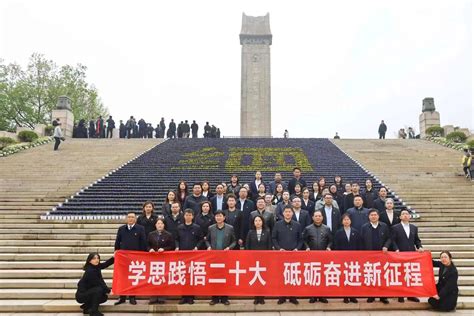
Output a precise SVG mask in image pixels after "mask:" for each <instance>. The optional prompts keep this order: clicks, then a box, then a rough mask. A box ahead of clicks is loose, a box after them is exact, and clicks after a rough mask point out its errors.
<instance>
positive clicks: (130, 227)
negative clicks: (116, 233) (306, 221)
mask: <svg viewBox="0 0 474 316" xmlns="http://www.w3.org/2000/svg"><path fill="white" fill-rule="evenodd" d="M127 226H128V230H132V228H133V226H135V224H133V225H127Z"/></svg>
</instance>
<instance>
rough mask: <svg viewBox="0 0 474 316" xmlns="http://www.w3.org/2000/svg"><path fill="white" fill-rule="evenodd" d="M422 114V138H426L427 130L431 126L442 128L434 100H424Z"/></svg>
mask: <svg viewBox="0 0 474 316" xmlns="http://www.w3.org/2000/svg"><path fill="white" fill-rule="evenodd" d="M421 111H422V112H421V114H420V117H419V119H420V138H425V137H426V130H427V129H428V128H430V127H431V126H436V125H437V126H440V120H439V112H437V111H436V108H435V105H434V99H433V98H424V99H423V107H422V110H421Z"/></svg>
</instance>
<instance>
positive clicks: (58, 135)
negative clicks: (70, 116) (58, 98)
mask: <svg viewBox="0 0 474 316" xmlns="http://www.w3.org/2000/svg"><path fill="white" fill-rule="evenodd" d="M55 122H56V127H55V128H54V134H53V136H54V150H58V148H59V145H60V144H61V141H64V140H66V139H65V138H64V136H63V131H62V130H61V123H60V122H58V121H54V122H53V126H54V125H55V124H54V123H55Z"/></svg>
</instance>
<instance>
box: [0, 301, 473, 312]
mask: <svg viewBox="0 0 474 316" xmlns="http://www.w3.org/2000/svg"><path fill="white" fill-rule="evenodd" d="M389 301H390V304H387V305H385V304H383V303H381V302H378V301H377V302H374V303H371V304H369V303H366V302H365V300H362V299H360V300H359V303H358V304H344V303H342V302H341V299H329V303H328V304H309V303H308V300H307V299H300V304H299V305H297V306H295V305H293V304H288V303H286V304H283V305H277V304H276V299H272V298H267V299H266V304H265V305H253V298H252V299H250V300H249V299H233V300H232V299H231V304H230V305H228V306H225V305H223V304H218V305H214V306H210V305H209V304H208V302H209V300H208V299H207V300H206V299H205V300H196V303H195V304H194V305H177V300H168V301H167V303H166V304H164V305H148V300H143V299H138V300H137V302H138V304H137V305H135V306H134V305H130V304H122V305H119V306H114V305H113V303H114V300H108V301H107V302H106V303H105V304H103V305H101V308H100V310H101V311H102V312H104V313H167V314H169V313H173V314H175V313H191V312H192V313H207V314H214V313H219V312H226V313H243V312H247V313H254V312H279V311H280V312H283V313H284V312H290V313H296V314H297V312H298V311H309V312H314V311H315V312H317V311H338V310H340V311H354V310H356V311H377V310H381V311H392V312H398V313H399V314H402V312H401V311H402V310H406V311H407V312H408V311H415V310H427V309H429V306H428V303H426V299H422V302H421V303H413V302H408V301H406V302H405V303H398V302H397V301H396V299H389ZM472 308H474V298H472V297H460V298H459V300H458V305H457V309H459V310H460V309H472ZM0 312H4V313H5V312H16V313H20V312H21V313H24V312H30V313H31V312H40V313H44V312H48V313H72V312H75V313H79V312H81V310H80V309H79V304H77V302H76V301H75V300H62V299H53V300H50V299H35V300H13V299H5V300H0ZM412 313H414V312H412ZM267 314H268V315H271V316H273V315H274V314H269V313H267ZM276 315H278V313H277V314H275V316H276ZM297 315H298V314H297ZM305 315H307V313H306V314H305Z"/></svg>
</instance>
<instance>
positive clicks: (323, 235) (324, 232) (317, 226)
mask: <svg viewBox="0 0 474 316" xmlns="http://www.w3.org/2000/svg"><path fill="white" fill-rule="evenodd" d="M302 238H303V242H304V248H305V249H306V251H310V250H323V251H324V250H327V251H331V248H332V239H333V238H332V233H331V230H330V229H329V227H328V226H326V225H324V224H323V212H322V211H320V210H316V211H314V214H313V223H312V224H310V225H308V226H306V227H305V228H304V229H303V233H302ZM317 301H320V302H321V303H325V304H327V303H328V300H327V299H326V298H325V297H311V298H310V299H309V302H310V303H311V304H313V303H316V302H317Z"/></svg>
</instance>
